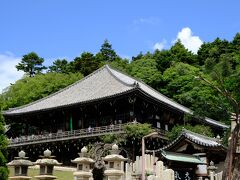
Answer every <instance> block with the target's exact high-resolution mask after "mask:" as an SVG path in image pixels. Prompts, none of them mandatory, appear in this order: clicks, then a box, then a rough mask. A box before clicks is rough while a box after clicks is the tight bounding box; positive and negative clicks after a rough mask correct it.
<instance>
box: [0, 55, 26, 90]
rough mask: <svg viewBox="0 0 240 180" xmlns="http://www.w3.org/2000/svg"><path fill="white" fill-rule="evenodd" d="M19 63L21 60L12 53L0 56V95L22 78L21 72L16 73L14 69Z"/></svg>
mask: <svg viewBox="0 0 240 180" xmlns="http://www.w3.org/2000/svg"><path fill="white" fill-rule="evenodd" d="M20 61H21V58H19V57H15V56H14V55H13V54H12V53H9V52H8V53H5V54H0V93H1V92H2V90H3V89H4V88H6V87H8V86H9V85H10V83H14V82H15V81H16V80H18V79H20V78H21V77H22V76H23V72H22V71H17V69H16V67H15V66H16V65H17V64H18V63H19V62H20Z"/></svg>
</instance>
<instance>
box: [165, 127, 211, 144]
mask: <svg viewBox="0 0 240 180" xmlns="http://www.w3.org/2000/svg"><path fill="white" fill-rule="evenodd" d="M183 129H186V130H189V131H192V132H195V133H198V134H202V135H204V136H208V137H214V134H213V132H212V129H211V128H210V127H209V126H205V125H195V126H192V125H190V124H186V125H176V126H174V127H173V128H172V129H171V131H169V132H168V133H167V137H168V138H169V141H170V142H171V141H173V140H175V139H176V138H177V137H178V136H179V135H180V134H181V132H182V130H183Z"/></svg>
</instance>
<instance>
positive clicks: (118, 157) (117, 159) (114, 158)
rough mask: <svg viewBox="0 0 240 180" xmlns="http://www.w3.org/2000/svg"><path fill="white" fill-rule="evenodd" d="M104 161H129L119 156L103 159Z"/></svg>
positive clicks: (109, 156) (108, 156)
mask: <svg viewBox="0 0 240 180" xmlns="http://www.w3.org/2000/svg"><path fill="white" fill-rule="evenodd" d="M103 160H104V161H127V158H124V157H123V156H122V155H119V154H110V155H107V156H106V157H104V158H103Z"/></svg>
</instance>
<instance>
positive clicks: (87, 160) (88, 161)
mask: <svg viewBox="0 0 240 180" xmlns="http://www.w3.org/2000/svg"><path fill="white" fill-rule="evenodd" d="M71 162H72V163H85V164H93V163H95V161H94V160H93V159H91V158H88V157H78V158H76V159H74V160H71Z"/></svg>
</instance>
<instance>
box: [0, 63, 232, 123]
mask: <svg viewBox="0 0 240 180" xmlns="http://www.w3.org/2000/svg"><path fill="white" fill-rule="evenodd" d="M136 89H138V90H139V91H141V92H143V93H144V94H146V95H147V96H149V97H151V98H154V99H156V100H157V101H160V102H163V103H164V104H166V105H168V106H170V107H172V108H175V109H177V110H180V111H182V112H184V113H187V114H193V111H192V110H190V109H189V108H187V107H184V106H183V105H181V104H179V103H177V102H175V101H173V100H171V99H169V98H168V97H166V96H164V95H163V94H161V93H159V92H158V91H156V90H154V89H153V88H151V87H150V86H148V85H146V84H145V83H143V82H142V81H140V80H137V79H135V78H132V77H130V76H128V75H126V74H124V73H122V72H119V71H117V70H115V69H112V68H110V67H109V66H108V65H105V66H103V67H102V68H100V69H98V70H96V71H95V72H93V73H92V74H90V75H88V76H86V77H85V78H83V79H82V80H80V81H77V82H76V83H74V84H72V85H70V86H68V87H66V88H64V89H62V90H60V91H58V92H56V93H54V94H52V95H49V96H47V97H45V98H42V99H40V100H38V101H35V102H32V103H30V104H27V105H24V106H20V107H17V108H12V109H9V110H8V111H5V112H4V115H19V114H23V113H31V112H37V111H42V110H49V109H53V108H59V107H66V106H70V105H74V104H79V103H86V102H90V101H96V100H99V99H103V98H108V97H113V96H118V95H121V94H124V93H128V92H130V91H134V90H136ZM204 121H205V123H208V124H210V125H214V126H217V127H220V128H228V126H227V125H225V124H222V123H220V122H218V121H214V120H212V119H209V118H206V119H205V120H204Z"/></svg>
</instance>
